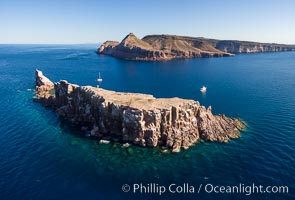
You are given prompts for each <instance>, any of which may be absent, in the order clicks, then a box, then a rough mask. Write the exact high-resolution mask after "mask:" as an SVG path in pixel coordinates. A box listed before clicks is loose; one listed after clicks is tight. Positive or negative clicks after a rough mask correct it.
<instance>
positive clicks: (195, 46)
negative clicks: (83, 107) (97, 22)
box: [97, 33, 295, 61]
mask: <svg viewBox="0 0 295 200" xmlns="http://www.w3.org/2000/svg"><path fill="white" fill-rule="evenodd" d="M294 50H295V45H284V44H274V43H258V42H247V41H237V40H216V39H207V38H202V37H186V36H176V35H148V36H145V37H144V38H142V39H139V38H137V37H136V36H135V35H134V34H133V33H130V34H128V35H127V36H126V37H125V38H124V39H123V40H122V41H121V42H120V43H119V42H116V41H107V42H105V43H103V44H102V45H101V46H100V47H99V49H98V50H97V53H99V54H106V55H111V56H114V57H117V58H122V59H128V60H150V61H161V60H170V59H175V58H203V57H223V56H233V55H234V54H236V53H257V52H277V51H294Z"/></svg>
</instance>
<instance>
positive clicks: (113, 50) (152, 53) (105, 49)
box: [97, 33, 167, 61]
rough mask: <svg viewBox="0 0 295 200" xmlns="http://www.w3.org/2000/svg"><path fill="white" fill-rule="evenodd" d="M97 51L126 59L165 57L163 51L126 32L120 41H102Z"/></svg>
mask: <svg viewBox="0 0 295 200" xmlns="http://www.w3.org/2000/svg"><path fill="white" fill-rule="evenodd" d="M97 52H98V53H101V54H107V55H111V56H114V57H117V58H123V59H128V60H154V61H156V60H166V59H167V56H166V55H165V54H164V52H163V51H160V50H157V49H154V48H153V47H152V46H151V45H150V44H148V43H146V42H144V41H142V40H140V39H138V38H137V37H136V36H135V35H134V34H133V33H130V34H128V35H127V36H126V37H125V38H124V39H123V40H122V42H121V43H119V42H111V43H110V42H105V43H103V44H102V45H101V46H100V48H99V49H98V51H97Z"/></svg>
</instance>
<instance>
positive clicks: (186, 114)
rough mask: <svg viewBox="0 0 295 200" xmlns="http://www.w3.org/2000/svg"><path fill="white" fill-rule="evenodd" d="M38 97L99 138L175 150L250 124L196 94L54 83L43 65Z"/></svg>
mask: <svg viewBox="0 0 295 200" xmlns="http://www.w3.org/2000/svg"><path fill="white" fill-rule="evenodd" d="M35 100H36V101H37V102H40V103H42V104H43V105H44V106H47V107H50V108H52V109H54V110H55V111H56V112H57V113H58V114H59V116H61V117H63V118H65V119H66V120H68V121H69V122H71V123H74V124H76V125H77V126H78V127H79V128H81V129H83V130H84V131H88V132H89V133H90V135H91V136H92V137H94V138H97V139H105V138H108V140H116V141H117V140H118V141H121V142H122V143H126V142H129V143H133V144H136V145H140V146H143V147H156V146H160V147H165V148H167V149H170V150H172V151H173V152H178V151H180V150H181V149H188V148H189V147H190V146H192V145H194V144H195V143H196V142H197V140H199V139H202V140H205V141H211V142H228V141H229V140H230V139H234V138H238V137H240V131H241V130H243V129H244V128H245V123H244V122H243V121H242V120H240V119H237V118H230V117H226V116H225V115H213V114H212V111H211V107H210V106H209V107H208V108H207V109H206V108H205V107H204V106H201V105H200V104H199V102H197V101H194V100H187V99H181V98H155V97H153V96H152V95H148V94H139V93H126V92H115V91H110V90H105V89H102V88H96V87H92V86H79V85H75V84H71V83H68V82H67V81H65V80H61V81H59V82H56V83H53V82H52V81H50V80H49V79H48V78H47V77H45V76H44V75H43V73H42V72H41V71H39V70H36V98H35Z"/></svg>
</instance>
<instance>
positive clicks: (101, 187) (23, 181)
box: [0, 45, 295, 199]
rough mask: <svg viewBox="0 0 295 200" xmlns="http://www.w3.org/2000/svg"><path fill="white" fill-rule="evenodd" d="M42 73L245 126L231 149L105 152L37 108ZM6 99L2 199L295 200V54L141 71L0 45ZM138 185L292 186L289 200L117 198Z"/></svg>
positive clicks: (1, 107)
mask: <svg viewBox="0 0 295 200" xmlns="http://www.w3.org/2000/svg"><path fill="white" fill-rule="evenodd" d="M36 67H37V68H39V69H41V70H42V71H43V72H44V74H45V75H46V76H48V77H49V78H50V79H52V80H53V81H58V80H60V79H66V80H68V81H70V82H72V83H77V84H79V85H93V86H94V85H96V82H95V79H96V78H97V74H98V72H101V75H102V78H103V79H104V81H103V84H102V87H103V88H106V89H110V90H116V91H128V92H140V93H149V94H153V95H154V96H156V97H174V96H178V97H182V98H189V99H194V100H198V101H200V102H201V104H203V105H206V106H208V105H212V107H213V112H214V113H224V114H226V115H229V116H235V117H241V118H242V119H244V120H245V121H247V123H248V125H249V127H248V129H247V130H246V131H245V132H243V133H242V137H241V138H240V139H237V140H232V141H231V142H230V143H228V144H218V143H202V142H200V143H198V144H197V145H196V146H195V147H193V148H191V149H189V150H187V151H182V152H180V153H178V154H163V153H161V151H160V150H159V149H157V148H141V147H136V146H131V147H130V148H129V149H128V148H122V147H121V146H120V145H119V144H117V143H112V144H99V143H98V142H97V141H94V140H90V139H88V138H86V137H84V136H83V135H82V134H81V132H79V131H77V130H75V129H74V128H73V127H71V125H69V124H67V123H66V122H63V121H61V120H60V119H59V118H58V117H57V115H56V114H55V113H54V112H52V111H51V110H49V109H46V108H43V107H42V106H40V105H39V104H36V103H34V102H33V101H32V97H33V95H34V94H33V91H30V89H33V88H34V70H35V68H36ZM202 85H206V86H207V88H208V91H207V94H206V95H202V94H200V92H199V88H200V87H201V86H202ZM28 89H29V90H28ZM0 93H1V96H0V121H1V124H0V125H1V126H0V147H1V151H0V159H1V160H0V162H1V163H0V177H1V178H0V199H82V198H83V199H118V198H120V199H131V198H135V199H139V198H141V199H145V198H160V199H165V198H168V197H169V198H170V199H173V198H174V199H180V198H185V199H187V198H191V199H216V198H220V199H294V198H295V196H294V189H295V182H294V180H295V179H294V177H295V167H294V166H295V165H294V164H295V162H294V161H295V52H282V53H261V54H241V55H237V56H235V57H229V58H210V59H193V60H174V61H167V62H136V61H124V60H118V59H115V58H112V57H108V56H98V55H96V54H95V47H91V46H90V47H85V46H63V45H55V46H46V45H38V46H36V45H0ZM140 182H142V183H144V184H148V183H158V184H163V185H169V184H170V183H177V184H180V185H182V184H183V183H186V182H188V183H190V184H192V185H199V184H200V183H202V184H206V183H211V184H215V185H237V184H239V183H243V184H245V185H247V184H252V183H256V184H261V185H265V186H268V185H287V186H288V187H289V194H271V195H270V194H262V195H257V194H253V195H250V196H246V195H244V194H242V195H237V194H216V195H214V194H212V193H211V194H206V193H205V192H201V193H200V194H194V195H192V194H182V195H171V194H170V195H167V194H166V195H164V196H161V197H159V196H158V195H156V194H155V195H152V196H151V195H139V194H130V193H126V194H125V193H123V192H122V190H121V186H122V185H123V184H134V183H140Z"/></svg>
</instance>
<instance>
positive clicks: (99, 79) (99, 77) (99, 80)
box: [97, 72, 102, 82]
mask: <svg viewBox="0 0 295 200" xmlns="http://www.w3.org/2000/svg"><path fill="white" fill-rule="evenodd" d="M97 81H98V82H102V78H101V76H100V72H99V75H98V79H97Z"/></svg>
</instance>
